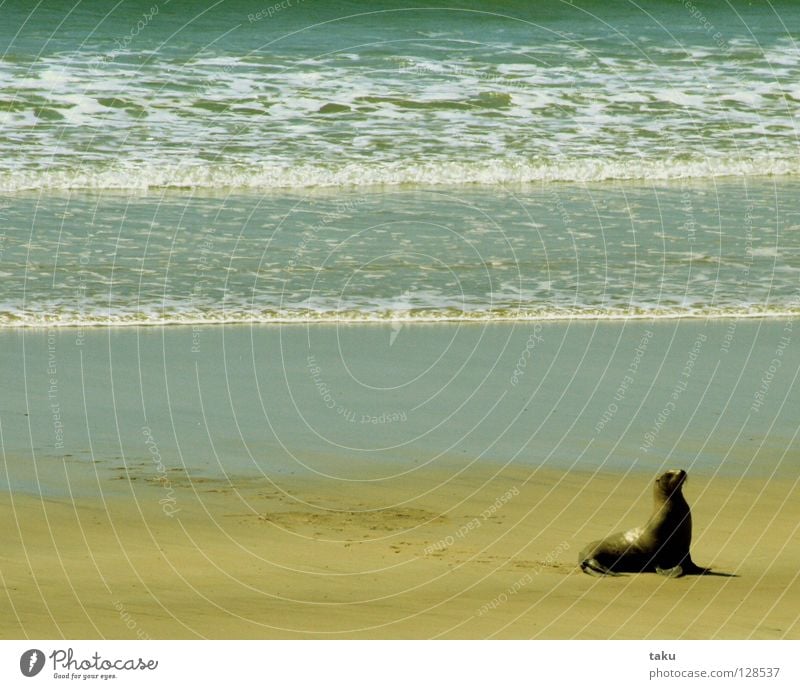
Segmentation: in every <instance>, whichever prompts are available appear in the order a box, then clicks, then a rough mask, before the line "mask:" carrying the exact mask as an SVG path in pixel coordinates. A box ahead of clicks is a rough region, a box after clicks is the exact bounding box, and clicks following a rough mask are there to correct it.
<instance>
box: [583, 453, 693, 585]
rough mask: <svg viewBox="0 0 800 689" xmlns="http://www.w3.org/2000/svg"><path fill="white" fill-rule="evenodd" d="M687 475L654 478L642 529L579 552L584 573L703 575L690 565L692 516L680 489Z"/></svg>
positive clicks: (666, 474) (680, 472) (669, 473)
mask: <svg viewBox="0 0 800 689" xmlns="http://www.w3.org/2000/svg"><path fill="white" fill-rule="evenodd" d="M685 480H686V472H685V471H683V470H682V469H681V470H672V471H667V472H664V473H663V474H661V475H660V476H659V477H658V478H656V481H655V486H654V488H653V498H654V503H655V504H654V508H653V514H652V515H651V516H650V519H649V520H648V522H647V524H645V525H644V527H640V528H637V529H630V530H629V531H625V532H623V533H618V534H614V535H613V536H609V537H608V538H604V539H603V540H602V541H595V542H594V543H590V544H589V545H588V546H586V547H585V548H584V549H583V551H582V552H581V554H580V556H579V559H578V562H579V563H580V566H581V569H582V570H583V571H584V572H586V573H587V574H600V575H605V574H611V575H615V574H617V573H619V572H658V573H659V574H663V575H665V576H670V577H679V576H682V575H684V574H704V573H705V572H706V571H707V570H704V569H702V568H700V567H698V566H697V565H695V564H694V562H692V556H691V555H690V554H689V548H690V546H691V543H692V513H691V510H690V509H689V504H688V503H687V502H686V499H685V498H684V497H683V493H682V492H681V488H682V487H683V483H684V481H685Z"/></svg>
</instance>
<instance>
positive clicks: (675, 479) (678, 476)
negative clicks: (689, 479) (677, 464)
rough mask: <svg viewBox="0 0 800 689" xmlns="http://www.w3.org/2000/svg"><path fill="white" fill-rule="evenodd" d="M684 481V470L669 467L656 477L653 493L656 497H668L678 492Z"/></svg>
mask: <svg viewBox="0 0 800 689" xmlns="http://www.w3.org/2000/svg"><path fill="white" fill-rule="evenodd" d="M685 482H686V472H685V471H684V470H683V469H670V470H669V471H665V472H664V473H663V474H661V475H660V476H659V477H658V478H656V485H655V494H656V497H657V498H659V497H660V498H662V499H668V498H669V497H671V496H672V495H675V494H680V491H681V488H682V487H683V484H684V483H685Z"/></svg>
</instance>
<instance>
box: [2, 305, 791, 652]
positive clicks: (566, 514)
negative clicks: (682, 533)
mask: <svg viewBox="0 0 800 689" xmlns="http://www.w3.org/2000/svg"><path fill="white" fill-rule="evenodd" d="M795 326H796V323H795V322H793V321H784V320H779V319H770V320H763V321H762V320H757V319H754V320H741V321H732V322H727V321H725V320H720V321H716V322H705V321H664V322H657V323H654V322H650V321H648V322H636V321H632V322H606V323H599V322H594V323H592V322H585V323H574V322H553V323H546V324H541V325H536V326H534V324H522V325H520V324H497V325H492V326H489V327H486V326H480V327H479V326H464V325H463V324H452V325H437V326H430V327H427V326H415V327H407V328H404V329H403V330H402V332H400V334H399V336H397V337H396V338H395V339H394V341H391V340H390V335H391V333H392V330H391V328H390V326H387V327H385V328H384V327H380V326H378V327H376V326H348V327H340V328H336V327H328V328H318V327H311V328H304V327H289V326H287V327H260V328H249V327H238V328H236V327H234V328H214V329H210V330H208V331H197V330H193V329H191V328H165V329H160V328H158V329H156V328H124V329H118V330H114V329H97V330H92V329H88V330H85V331H78V330H73V329H68V328H67V329H59V330H57V331H6V332H4V333H2V339H3V345H4V346H3V348H2V350H0V351H2V360H0V365H2V367H3V372H4V376H7V378H8V380H9V381H10V383H11V384H10V386H9V388H8V392H7V393H6V394H5V395H4V397H3V399H2V402H0V436H1V437H2V441H3V442H2V451H3V471H2V472H0V479H2V481H3V483H4V486H5V487H6V488H7V490H6V491H5V492H4V493H3V496H2V503H1V506H0V511H1V512H2V523H3V525H4V527H5V532H6V537H5V538H4V539H3V541H2V545H0V573H1V574H2V580H1V581H0V584H1V585H2V586H3V589H4V591H5V594H6V595H5V596H3V597H1V598H0V600H2V603H0V605H1V606H2V608H1V609H0V611H1V613H0V625H2V629H0V636H2V638H7V639H9V638H25V637H29V638H60V637H65V638H153V639H160V638H198V637H201V638H433V637H436V638H489V637H491V638H546V639H571V638H590V639H617V638H625V639H680V638H689V639H715V638H726V639H750V638H758V639H762V638H765V639H778V638H798V636H799V635H800V625H799V624H798V615H797V609H798V605H797V603H798V596H800V582H798V578H797V572H798V569H799V565H800V551H799V550H798V548H797V545H796V543H797V530H798V524H800V506H798V503H797V500H796V499H794V497H795V496H796V494H797V457H798V454H797V422H796V414H795V413H794V410H796V409H797V391H796V384H795V380H796V376H797V372H798V370H800V365H799V364H798V350H797V347H796V345H795V344H793V340H792V331H793V329H794V328H795ZM782 343H784V345H783V346H782ZM526 351H528V352H529V355H527V356H526V355H524V354H521V353H524V352H526ZM776 352H777V353H776ZM522 357H525V358H526V365H525V366H524V367H521V366H520V364H519V362H520V360H521V358H522ZM310 358H311V359H310ZM778 359H779V360H780V362H781V363H780V364H778V365H777V366H779V367H780V368H781V375H768V374H769V371H770V366H773V367H776V364H775V363H774V361H775V360H778ZM19 362H22V365H19ZM422 373H424V375H421V374H422ZM320 381H323V385H320ZM327 397H329V398H330V400H333V401H334V402H335V404H334V405H333V407H331V405H330V402H329V400H328V399H326V398H327ZM615 400H616V401H615ZM54 405H57V406H54ZM341 410H345V411H341ZM672 467H675V468H684V469H686V470H687V471H688V472H689V481H688V484H687V486H686V489H685V494H686V496H687V499H688V501H689V503H690V505H691V506H692V509H693V515H694V525H695V527H694V533H695V535H694V544H693V557H694V559H695V561H696V562H697V563H698V564H700V565H702V566H705V567H712V568H713V570H714V572H716V573H720V574H727V575H735V576H701V577H684V578H681V579H666V578H663V577H659V576H657V575H647V574H645V575H635V576H624V577H618V578H603V579H600V578H594V577H590V576H587V575H585V574H583V573H581V572H580V570H579V569H578V568H577V566H576V560H577V555H578V552H579V551H580V549H581V547H582V546H583V545H585V544H586V543H587V542H589V541H591V540H595V539H597V538H601V537H603V536H605V535H607V534H609V533H612V532H614V531H618V530H621V529H627V528H630V527H633V526H638V525H641V524H643V523H644V521H645V520H646V518H647V516H648V515H649V514H650V509H651V499H652V498H651V485H652V480H653V479H654V477H655V475H656V474H657V473H658V472H660V471H661V470H663V469H665V468H672Z"/></svg>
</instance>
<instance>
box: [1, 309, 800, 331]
mask: <svg viewBox="0 0 800 689" xmlns="http://www.w3.org/2000/svg"><path fill="white" fill-rule="evenodd" d="M757 318H761V319H781V318H800V311H770V312H718V313H714V312H694V313H636V314H612V313H606V314H602V313H601V314H597V313H573V314H542V315H535V314H520V315H517V316H512V315H504V314H497V315H492V314H480V315H474V316H472V315H469V314H463V315H444V314H443V315H438V316H408V317H398V318H393V317H390V316H380V315H377V314H376V315H374V316H373V315H368V314H365V315H364V316H335V315H328V316H318V317H313V316H274V317H272V316H270V317H263V318H262V317H257V316H254V317H252V318H224V317H223V318H219V319H189V318H187V319H185V320H184V319H179V318H168V319H164V320H106V321H101V320H85V321H27V322H26V321H15V322H13V323H8V322H6V323H0V330H3V329H16V328H29V329H43V328H129V327H149V328H155V327H165V326H190V325H205V326H216V325H272V324H274V325H291V324H297V325H304V324H305V325H311V324H321V325H326V324H328V325H334V324H335V325H360V324H383V325H388V324H391V323H399V322H402V323H513V322H520V323H528V322H536V321H637V320H656V321H671V320H726V319H733V320H737V319H757Z"/></svg>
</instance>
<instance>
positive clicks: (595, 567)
mask: <svg viewBox="0 0 800 689" xmlns="http://www.w3.org/2000/svg"><path fill="white" fill-rule="evenodd" d="M581 569H582V570H583V571H584V572H585V573H586V574H591V575H592V576H595V577H620V576H622V575H621V574H619V573H618V572H613V571H611V570H610V569H609V568H608V567H603V565H601V564H600V563H599V562H598V561H597V560H595V559H594V558H590V559H587V560H581Z"/></svg>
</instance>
